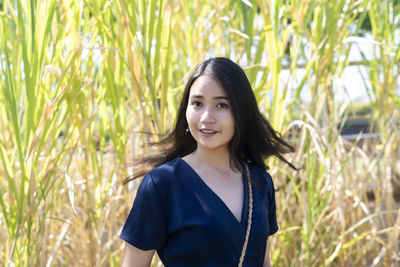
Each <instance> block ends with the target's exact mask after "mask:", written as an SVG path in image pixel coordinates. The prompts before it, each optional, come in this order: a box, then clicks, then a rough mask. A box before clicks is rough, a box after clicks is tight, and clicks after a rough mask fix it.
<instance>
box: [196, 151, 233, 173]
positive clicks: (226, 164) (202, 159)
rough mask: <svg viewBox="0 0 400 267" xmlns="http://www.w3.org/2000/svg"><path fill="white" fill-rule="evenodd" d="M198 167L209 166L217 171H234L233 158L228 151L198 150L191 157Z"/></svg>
mask: <svg viewBox="0 0 400 267" xmlns="http://www.w3.org/2000/svg"><path fill="white" fill-rule="evenodd" d="M190 157H191V160H193V161H195V162H196V165H201V166H209V167H211V168H213V169H215V170H220V171H232V164H231V157H230V155H229V152H228V151H226V150H220V151H208V150H204V149H196V150H195V151H194V152H193V153H192V154H191V155H190Z"/></svg>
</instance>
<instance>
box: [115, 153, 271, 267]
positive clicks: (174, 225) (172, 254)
mask: <svg viewBox="0 0 400 267" xmlns="http://www.w3.org/2000/svg"><path fill="white" fill-rule="evenodd" d="M248 166H249V171H250V176H251V179H252V183H253V185H252V189H253V215H252V216H253V217H252V224H251V232H250V237H249V242H248V245H247V250H246V255H245V258H244V262H243V266H247V267H250V266H251V267H253V266H254V267H256V266H262V265H263V260H264V255H265V248H266V241H267V238H268V236H269V235H272V234H274V233H275V232H276V231H277V230H278V225H277V222H276V207H275V191H274V185H273V182H272V179H271V176H270V175H269V174H268V173H267V172H266V171H265V170H264V169H261V168H259V167H257V166H256V165H253V164H249V165H248ZM243 185H244V186H243V190H244V197H243V207H242V217H241V221H240V222H239V221H238V219H237V218H236V217H235V216H234V215H233V213H232V212H231V210H230V209H229V208H228V207H227V206H226V205H225V203H224V202H223V201H222V200H221V199H220V198H219V197H218V195H217V194H215V193H214V191H212V190H211V188H210V187H208V186H207V184H206V183H205V182H204V181H203V180H202V179H201V178H200V177H199V175H198V174H197V173H196V172H195V171H194V170H193V169H192V167H191V166H190V165H188V164H187V163H186V162H185V161H184V160H183V159H181V158H177V159H175V160H173V161H170V162H168V163H165V164H163V165H161V166H159V167H157V168H155V169H153V170H152V171H150V172H149V173H147V174H146V175H145V177H144V178H143V180H142V182H141V183H140V186H139V188H138V191H137V194H136V197H135V200H134V203H133V206H132V209H131V211H130V213H129V216H128V218H127V220H126V222H125V225H124V227H123V229H122V232H121V234H120V237H121V238H122V239H124V240H125V241H126V242H128V243H129V244H131V245H132V246H134V247H137V248H139V249H141V250H151V249H155V250H156V251H157V253H158V256H159V257H160V259H161V261H162V262H163V264H164V265H165V266H166V267H183V266H185V267H190V266H205V267H208V266H209V267H212V266H219V267H220V266H223V267H229V266H237V265H238V262H239V257H240V254H241V250H242V246H243V242H244V239H245V235H246V228H247V220H248V209H249V207H248V206H249V205H248V202H249V195H248V186H247V182H246V181H244V183H243ZM254 185H258V186H257V187H255V186H254Z"/></svg>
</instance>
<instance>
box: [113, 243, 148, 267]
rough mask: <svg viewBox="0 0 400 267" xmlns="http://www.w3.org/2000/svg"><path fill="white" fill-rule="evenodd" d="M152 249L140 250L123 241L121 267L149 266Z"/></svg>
mask: <svg viewBox="0 0 400 267" xmlns="http://www.w3.org/2000/svg"><path fill="white" fill-rule="evenodd" d="M153 255H154V250H141V249H138V248H136V247H134V246H132V245H131V244H129V243H127V242H125V250H124V257H123V258H122V264H121V266H122V267H149V266H150V264H151V260H152V259H153Z"/></svg>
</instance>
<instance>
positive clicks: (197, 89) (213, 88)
mask: <svg viewBox="0 0 400 267" xmlns="http://www.w3.org/2000/svg"><path fill="white" fill-rule="evenodd" d="M189 97H212V98H226V97H227V96H226V93H225V90H224V88H223V87H222V86H221V83H220V82H219V81H218V80H216V79H215V78H213V77H211V76H208V75H202V76H200V77H199V78H197V79H196V80H195V81H194V83H193V84H192V86H191V88H190V94H189Z"/></svg>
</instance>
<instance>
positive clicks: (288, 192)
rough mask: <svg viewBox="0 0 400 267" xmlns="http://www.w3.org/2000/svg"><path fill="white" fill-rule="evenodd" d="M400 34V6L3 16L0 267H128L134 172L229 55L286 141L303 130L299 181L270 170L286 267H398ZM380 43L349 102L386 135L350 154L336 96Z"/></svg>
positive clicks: (34, 10)
mask: <svg viewBox="0 0 400 267" xmlns="http://www.w3.org/2000/svg"><path fill="white" fill-rule="evenodd" d="M399 21H400V4H399V2H398V1H396V0H376V1H367V0H358V1H356V0H339V1H327V0H285V1H284V0H275V1H261V0H237V1H228V0H221V1H218V2H215V1H207V0H203V1H176V0H171V1H167V0H158V1H156V0H135V1H128V0H115V1H108V0H107V1H106V0H99V1H87V0H84V1H72V0H57V1H55V0H48V1H39V0H31V1H21V0H3V1H0V88H1V90H0V103H1V104H0V118H1V119H0V141H1V142H0V163H1V164H0V208H1V212H0V240H1V242H0V265H2V266H3V265H8V266H53V265H57V266H59V265H61V266H70V265H79V266H118V265H119V264H120V261H121V256H122V251H123V247H124V245H123V242H122V241H121V240H120V239H119V238H118V234H119V232H120V230H121V227H122V225H123V223H124V220H125V218H126V216H127V214H128V211H129V209H130V206H131V204H132V201H133V198H134V195H135V191H136V188H137V185H138V183H139V182H140V180H138V181H135V182H133V183H131V185H129V186H123V185H122V184H121V181H122V180H123V179H124V178H125V177H127V176H128V175H129V174H130V173H131V172H132V170H130V169H129V167H128V166H127V164H126V163H128V162H129V161H131V160H132V159H133V158H135V157H140V156H143V155H146V154H147V153H150V152H151V150H150V148H149V147H148V146H146V145H144V144H146V143H148V142H149V141H155V140H157V138H158V136H159V134H163V133H166V132H168V131H169V130H170V129H171V127H172V126H173V122H174V117H175V114H176V110H177V107H178V105H179V100H180V96H181V93H182V90H183V86H184V84H185V80H186V77H187V76H186V75H187V74H188V73H189V72H190V71H192V70H193V67H194V66H195V65H196V64H198V63H200V62H201V61H203V60H204V59H205V58H208V57H211V56H227V57H230V58H231V59H233V60H234V61H236V62H238V63H239V64H240V65H241V66H243V67H244V68H245V71H246V73H247V75H248V77H249V79H250V82H251V83H252V85H253V87H254V92H255V94H256V97H257V99H258V101H259V103H260V108H261V110H262V111H263V112H264V113H265V115H266V117H267V118H269V120H270V121H271V122H272V124H273V126H274V127H275V128H276V129H278V130H279V131H281V132H282V133H283V134H284V133H286V132H287V131H288V129H290V128H291V127H294V126H295V127H296V129H298V134H297V137H296V138H295V139H291V140H292V142H294V145H295V146H296V152H295V153H292V154H291V155H288V158H289V159H290V160H291V161H292V162H293V163H294V164H295V165H297V166H298V167H300V170H299V171H291V170H289V169H288V168H287V167H286V166H283V165H281V164H280V163H278V162H277V161H274V160H270V161H269V165H270V166H271V169H270V172H271V174H272V176H273V178H274V182H275V186H276V188H277V191H276V198H277V215H278V222H279V225H280V230H279V232H278V234H276V235H275V236H273V237H272V238H271V239H270V242H271V258H272V264H273V265H274V266H370V265H373V266H396V265H397V264H399V262H400V255H399V242H398V240H399V231H400V219H399V218H400V217H399V216H398V213H399V206H398V202H396V201H395V199H396V198H393V196H395V197H396V192H397V191H396V190H397V189H396V188H397V187H396V186H397V185H398V184H399V185H400V181H399V178H398V177H399V173H400V166H399V156H400V155H399V149H398V146H399V136H400V129H399V117H400V108H399V106H400V102H399V99H400V98H399V69H400V66H399V62H400V52H399V51H400V50H399V43H400V40H399V38H398V36H400V35H399V34H400V27H399V26H400V25H399V23H400V22H399ZM366 24H367V25H370V28H368V29H365V25H366ZM365 30H367V31H368V32H369V34H370V36H371V38H372V41H371V40H367V39H366V38H363V34H365ZM366 40H367V41H368V42H370V43H371V46H373V48H372V51H373V53H372V55H367V54H366V53H365V51H363V50H360V51H359V52H360V53H361V56H362V60H361V61H360V62H358V63H357V64H358V66H359V68H360V69H359V72H360V73H361V74H362V75H363V77H364V85H357V84H355V85H354V88H348V90H356V88H357V89H358V90H365V93H366V94H367V95H368V96H369V98H368V102H367V105H369V106H370V108H371V116H370V120H371V122H372V123H371V124H374V125H376V127H375V130H376V131H377V132H378V133H379V134H380V135H379V137H377V138H374V139H367V140H360V138H359V139H356V140H354V141H352V142H349V141H347V140H344V139H343V138H342V136H341V135H340V125H341V124H343V121H344V120H345V119H346V118H348V117H349V116H351V115H352V113H353V112H354V109H353V107H354V106H355V105H354V103H352V102H351V101H345V102H343V101H339V100H338V98H337V97H336V95H337V90H339V89H340V88H339V89H338V85H337V84H338V81H339V80H340V79H342V76H343V72H344V70H345V69H346V68H347V67H348V66H349V65H352V64H353V63H352V62H351V61H350V59H349V58H350V56H349V55H350V52H351V51H352V50H357V49H358V43H357V42H360V41H362V42H364V41H366ZM364 69H365V70H366V71H364ZM284 73H286V74H284ZM304 95H306V96H307V97H304ZM338 125H339V126H338ZM144 132H147V133H154V134H155V135H148V134H143V133H144ZM397 183H398V184H397ZM398 188H400V186H399V187H398ZM158 264H159V262H158V259H157V258H156V259H155V260H154V262H153V265H154V266H156V265H158Z"/></svg>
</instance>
